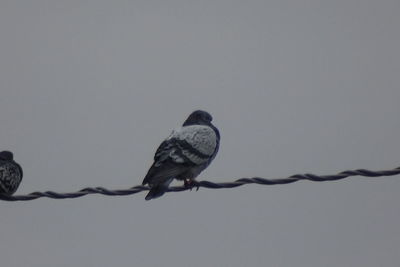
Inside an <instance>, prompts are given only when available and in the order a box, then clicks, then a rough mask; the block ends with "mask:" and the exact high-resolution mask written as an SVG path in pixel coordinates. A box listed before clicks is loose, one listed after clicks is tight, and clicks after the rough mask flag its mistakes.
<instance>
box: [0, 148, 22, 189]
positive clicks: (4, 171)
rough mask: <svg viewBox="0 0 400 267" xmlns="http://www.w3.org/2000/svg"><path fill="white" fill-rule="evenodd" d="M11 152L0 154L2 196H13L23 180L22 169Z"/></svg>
mask: <svg viewBox="0 0 400 267" xmlns="http://www.w3.org/2000/svg"><path fill="white" fill-rule="evenodd" d="M13 158H14V155H13V153H12V152H10V151H2V152H0V195H5V196H11V195H12V194H14V193H15V191H17V189H18V186H19V184H20V183H21V180H22V176H23V173H22V168H21V166H20V165H19V164H18V163H16V162H15V161H14V159H13Z"/></svg>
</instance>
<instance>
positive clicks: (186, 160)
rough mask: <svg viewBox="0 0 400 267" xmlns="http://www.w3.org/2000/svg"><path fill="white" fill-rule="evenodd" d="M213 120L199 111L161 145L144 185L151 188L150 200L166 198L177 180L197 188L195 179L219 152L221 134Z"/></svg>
mask: <svg viewBox="0 0 400 267" xmlns="http://www.w3.org/2000/svg"><path fill="white" fill-rule="evenodd" d="M211 121H212V117H211V115H210V114H209V113H207V112H206V111H202V110H196V111H194V112H193V113H192V114H190V115H189V117H188V118H187V119H186V121H185V122H184V123H183V125H182V127H180V128H179V129H177V130H174V131H172V133H171V135H170V136H169V137H168V138H167V139H165V140H164V141H163V142H162V143H161V145H160V146H159V147H158V149H157V151H156V154H155V156H154V163H153V165H151V167H150V169H149V171H148V173H147V175H146V177H145V178H144V180H143V185H145V184H149V186H150V192H149V193H148V194H147V196H146V200H150V199H152V198H157V197H160V196H162V195H163V194H164V193H165V191H166V190H167V189H168V186H169V184H170V183H171V182H172V180H173V179H174V178H175V179H177V180H183V181H184V184H185V186H187V187H190V188H192V187H193V186H194V184H195V181H194V179H195V178H196V177H197V176H198V175H199V174H200V172H202V171H203V170H204V169H205V168H207V166H208V165H209V164H210V163H211V161H212V160H213V159H214V158H215V156H216V155H217V152H218V149H219V140H220V135H219V131H218V129H217V128H216V127H215V126H214V125H213V124H212V123H211Z"/></svg>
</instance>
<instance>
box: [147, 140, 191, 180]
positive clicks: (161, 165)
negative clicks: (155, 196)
mask: <svg viewBox="0 0 400 267" xmlns="http://www.w3.org/2000/svg"><path fill="white" fill-rule="evenodd" d="M177 149H179V148H178V146H177V144H176V142H175V140H174V139H170V138H169V137H168V138H167V139H166V140H164V141H163V142H162V143H161V145H160V146H159V147H158V149H157V151H156V153H155V155H154V163H153V165H151V167H150V169H149V171H148V172H147V175H146V177H145V178H144V179H143V184H147V183H148V184H151V185H155V184H159V183H162V182H164V181H166V180H168V179H169V178H174V177H176V176H178V175H179V174H181V173H183V172H185V171H186V169H187V168H188V167H189V166H187V165H186V164H182V163H183V162H179V163H178V162H177V161H176V159H177V158H176V157H174V156H172V157H171V155H174V154H175V153H176V150H177ZM178 161H179V160H178Z"/></svg>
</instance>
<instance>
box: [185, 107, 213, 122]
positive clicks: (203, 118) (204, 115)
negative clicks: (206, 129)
mask: <svg viewBox="0 0 400 267" xmlns="http://www.w3.org/2000/svg"><path fill="white" fill-rule="evenodd" d="M211 121H212V116H211V115H210V113H208V112H206V111H203V110H196V111H193V112H192V114H190V115H189V117H188V118H187V119H186V121H185V122H184V123H183V126H188V125H209V124H211Z"/></svg>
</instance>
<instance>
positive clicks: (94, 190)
mask: <svg viewBox="0 0 400 267" xmlns="http://www.w3.org/2000/svg"><path fill="white" fill-rule="evenodd" d="M398 174H400V167H398V168H395V169H391V170H381V171H371V170H366V169H358V170H348V171H342V172H339V173H337V174H333V175H321V176H319V175H315V174H311V173H306V174H295V175H292V176H289V177H287V178H279V179H266V178H261V177H253V178H240V179H237V180H236V181H233V182H225V183H213V182H210V181H199V182H195V183H194V184H193V185H194V187H197V189H198V188H199V187H204V188H210V189H220V188H234V187H238V186H242V185H245V184H260V185H278V184H290V183H294V182H297V181H301V180H308V181H314V182H325V181H336V180H341V179H344V178H347V177H350V176H364V177H381V176H393V175H398ZM192 188H193V187H186V186H174V187H170V188H169V189H168V190H167V192H181V191H186V190H191V189H192ZM148 190H149V187H148V186H143V185H137V186H134V187H131V188H129V189H119V190H110V189H107V188H104V187H87V188H83V189H81V190H79V191H77V192H72V193H57V192H53V191H44V192H32V193H30V194H27V195H15V196H2V195H0V200H4V201H28V200H34V199H38V198H42V197H46V198H52V199H66V198H78V197H83V196H86V195H89V194H101V195H106V196H127V195H133V194H137V193H139V192H142V191H148Z"/></svg>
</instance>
